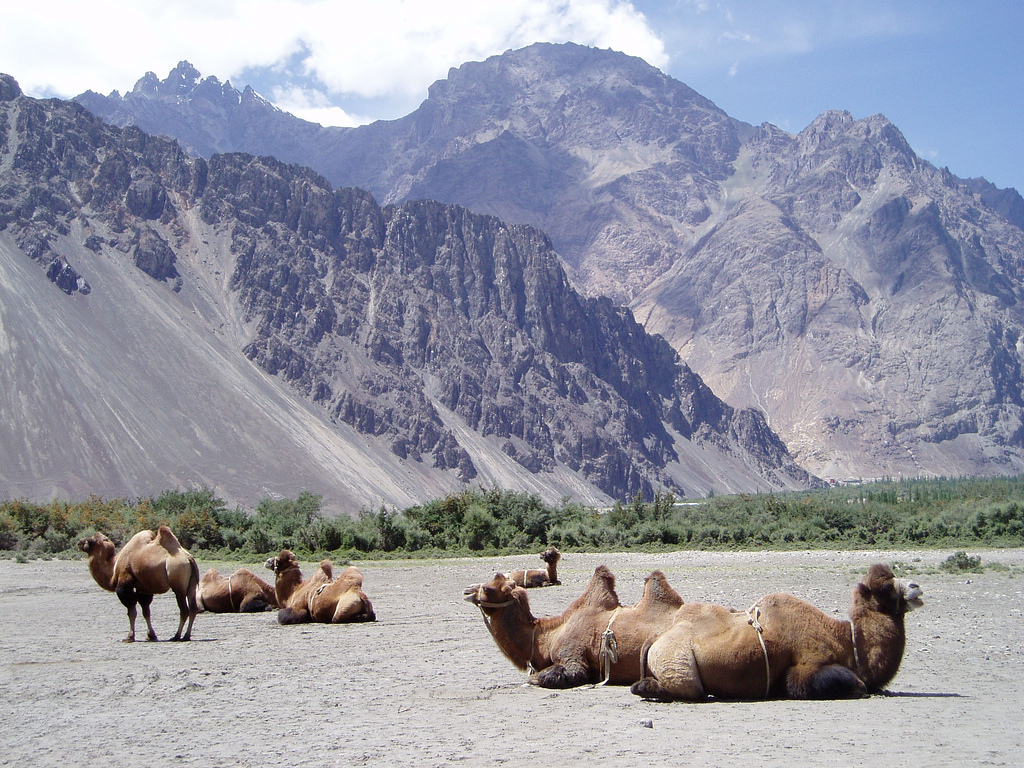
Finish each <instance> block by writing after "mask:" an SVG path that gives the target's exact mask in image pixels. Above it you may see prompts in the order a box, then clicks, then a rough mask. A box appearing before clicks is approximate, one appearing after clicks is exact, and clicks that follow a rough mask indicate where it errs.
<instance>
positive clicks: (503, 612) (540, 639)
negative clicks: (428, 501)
mask: <svg viewBox="0 0 1024 768" xmlns="http://www.w3.org/2000/svg"><path fill="white" fill-rule="evenodd" d="M465 599H466V600H467V601H469V602H471V603H473V604H474V605H477V606H479V608H480V610H481V612H482V613H483V615H484V623H485V624H486V625H487V628H488V630H489V631H490V633H491V636H492V637H493V638H494V642H495V643H497V645H498V648H499V649H501V652H502V653H503V654H505V656H506V657H507V658H508V659H509V661H511V662H512V663H513V664H515V665H516V666H517V667H518V668H519V669H524V670H529V671H530V672H531V673H532V674H531V675H530V678H529V682H530V683H531V684H533V685H539V686H541V687H543V688H572V687H574V686H577V685H584V684H586V683H596V682H599V681H600V682H603V683H611V684H613V685H629V684H630V683H633V682H636V681H637V680H639V679H640V677H641V674H640V659H641V652H642V650H643V648H644V646H645V645H646V644H649V643H650V642H652V641H653V640H654V639H655V638H656V637H658V635H660V634H661V633H662V632H663V631H665V630H666V629H668V628H669V627H670V626H671V625H672V622H673V620H674V618H675V614H676V612H677V611H678V610H679V608H680V606H682V605H683V599H682V598H681V597H680V596H679V595H678V594H677V593H676V591H675V590H674V589H672V587H670V586H669V585H668V581H667V580H666V579H665V575H664V574H663V573H662V572H661V571H654V572H653V573H651V575H650V576H648V577H647V579H646V580H645V581H644V592H643V596H642V597H641V598H640V601H639V602H638V603H637V604H636V605H630V606H623V605H621V604H620V603H619V597H618V595H617V594H616V592H615V577H614V576H613V575H612V573H611V571H609V570H608V568H607V567H606V566H603V565H601V566H598V568H597V569H596V570H595V571H594V575H593V577H592V578H591V579H590V583H589V584H588V585H587V587H586V589H585V590H584V592H583V594H582V595H581V596H580V597H578V598H576V600H575V601H574V602H573V603H572V605H570V606H569V607H568V608H567V609H566V611H565V612H564V613H563V614H562V615H560V616H547V617H544V618H535V617H534V616H533V614H532V613H530V600H529V598H528V597H527V593H526V590H525V589H523V588H522V587H518V586H516V584H515V582H513V581H512V579H510V578H508V576H506V575H505V574H503V573H496V574H494V578H493V579H491V580H490V581H488V582H487V583H485V584H476V585H474V586H472V587H469V588H467V589H466V591H465ZM534 670H539V671H536V672H534Z"/></svg>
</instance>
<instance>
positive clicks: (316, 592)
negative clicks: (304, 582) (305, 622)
mask: <svg viewBox="0 0 1024 768" xmlns="http://www.w3.org/2000/svg"><path fill="white" fill-rule="evenodd" d="M331 583H332V582H330V581H328V582H327V583H326V584H321V585H320V586H319V587H317V588H316V589H315V590H314V591H313V592H311V593H310V595H309V600H307V601H306V610H307V611H309V615H310V618H312V616H313V601H314V600H316V598H317V597H319V596H320V593H321V592H323V591H324V590H325V589H327V587H329V586H330V585H331Z"/></svg>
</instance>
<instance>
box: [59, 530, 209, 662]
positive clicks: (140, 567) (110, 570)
mask: <svg viewBox="0 0 1024 768" xmlns="http://www.w3.org/2000/svg"><path fill="white" fill-rule="evenodd" d="M78 548H79V549H81V550H82V551H83V552H85V553H86V554H87V555H88V556H89V571H90V572H91V573H92V577H93V579H95V580H96V583H97V584H99V585H100V586H101V587H103V589H106V590H109V591H110V592H114V593H115V594H116V595H117V597H118V599H119V600H120V601H121V603H122V604H123V605H124V606H125V608H127V609H128V624H129V632H128V637H126V638H125V639H124V642H126V643H131V642H134V640H135V619H136V617H137V615H138V611H137V608H136V606H141V607H142V615H143V617H144V618H145V619H146V628H147V632H146V638H147V639H149V640H156V632H155V631H154V629H153V622H152V619H151V617H150V610H149V607H150V603H152V602H153V595H160V594H163V593H164V592H166V591H168V590H171V591H172V592H174V597H175V598H176V599H177V601H178V613H179V616H180V619H179V621H178V631H177V632H176V633H175V634H174V637H172V638H171V639H172V640H189V639H191V637H192V624H193V623H194V622H195V620H196V613H197V612H198V606H197V603H196V590H197V588H198V586H199V566H198V565H196V561H195V558H194V557H192V555H190V554H189V553H188V551H187V550H186V549H185V548H184V547H182V546H181V544H179V543H178V539H177V537H175V535H174V534H173V533H171V529H170V528H168V527H167V526H166V525H161V526H160V527H159V528H158V529H157V531H156V532H155V533H154V532H153V531H139V532H138V533H137V534H135V535H134V536H132V538H131V539H129V540H128V543H127V544H125V545H124V546H123V547H122V548H121V550H120V551H119V552H115V547H114V542H112V541H111V540H110V539H108V538H107V537H106V536H104V535H103V534H102V533H96V534H93V535H92V536H90V537H89V538H87V539H82V540H81V541H79V542H78ZM186 622H188V627H187V628H186V627H185V624H186ZM183 629H184V634H183V633H182V630H183Z"/></svg>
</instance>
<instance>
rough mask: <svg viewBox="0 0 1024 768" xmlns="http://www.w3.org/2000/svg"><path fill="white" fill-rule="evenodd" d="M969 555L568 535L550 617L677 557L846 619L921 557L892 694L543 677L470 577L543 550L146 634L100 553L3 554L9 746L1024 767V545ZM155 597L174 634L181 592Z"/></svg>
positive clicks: (336, 760)
mask: <svg viewBox="0 0 1024 768" xmlns="http://www.w3.org/2000/svg"><path fill="white" fill-rule="evenodd" d="M949 554H950V552H948V551H923V552H794V553H763V552H760V553H759V552H751V553H701V552H679V553H671V554H657V555H647V554H635V553H623V554H606V555H589V554H588V555H582V554H566V555H565V556H564V557H563V560H562V563H561V567H560V569H559V575H560V578H561V580H562V586H560V587H550V588H546V589H539V590H531V592H530V598H531V602H532V606H533V609H534V613H535V614H536V615H544V614H551V613H558V612H561V610H562V609H563V608H564V607H565V606H567V605H568V604H569V603H570V602H571V600H572V599H573V598H575V597H576V596H577V595H578V594H579V593H580V592H581V591H582V589H583V586H584V585H585V583H586V582H587V580H588V579H589V577H590V575H591V573H592V572H593V569H594V568H595V567H596V566H597V565H599V564H601V563H605V564H607V565H608V566H609V567H610V568H611V569H612V571H613V572H614V573H615V574H616V577H617V579H618V592H619V597H620V599H621V600H622V602H623V603H631V602H634V601H635V600H636V599H637V598H638V597H639V595H640V590H641V586H642V580H643V577H644V576H646V575H647V573H649V572H650V571H651V570H652V569H654V568H660V569H662V570H663V571H665V573H666V574H667V576H668V578H669V581H670V583H671V584H672V585H673V586H674V587H675V588H676V589H677V590H678V591H679V592H680V593H681V594H682V595H683V596H684V597H685V598H686V599H687V600H701V601H713V602H720V603H724V604H726V605H731V606H735V607H738V608H746V607H747V606H748V605H750V604H751V603H752V602H753V601H754V600H755V599H756V598H757V597H759V596H760V595H762V594H764V593H766V592H772V591H788V592H792V593H793V594H796V595H799V596H801V597H803V598H805V599H808V600H810V601H811V602H813V603H814V604H816V605H817V606H819V607H821V608H823V609H824V610H826V611H827V612H830V613H831V612H834V613H836V614H837V615H843V616H845V614H846V609H847V606H848V604H849V594H850V590H851V588H852V587H853V585H854V583H855V582H856V581H857V579H858V578H859V576H860V574H861V573H862V572H863V570H864V569H865V568H866V567H867V566H868V565H869V564H871V563H872V562H889V563H892V562H901V563H904V564H908V565H911V566H912V567H913V568H915V569H917V570H916V571H915V572H914V573H913V575H914V577H915V579H916V580H917V581H918V582H919V583H920V584H921V586H922V587H923V588H924V590H925V606H924V608H922V609H920V610H919V611H915V612H914V613H911V614H910V615H909V616H908V617H907V635H908V640H907V653H906V656H905V658H904V663H903V666H902V668H901V670H900V673H899V674H898V675H897V677H896V679H895V680H894V681H893V682H892V684H891V685H890V686H889V693H890V695H885V696H874V697H871V698H868V699H862V700H856V701H838V702H797V701H771V702H742V703H727V702H709V703H704V704H679V703H676V704H658V703H653V702H645V701H642V700H640V699H639V698H637V697H635V696H633V695H631V694H630V693H629V691H628V689H626V688H619V687H593V686H588V687H584V688H579V689H574V690H569V691H550V690H543V689H538V688H535V687H532V686H527V685H525V684H524V682H525V680H524V676H523V674H522V673H520V672H518V671H517V670H516V669H515V668H513V667H512V665H511V664H510V663H509V662H508V661H507V660H506V659H505V658H504V657H503V656H502V655H501V654H500V653H499V652H498V650H497V648H496V647H495V645H494V643H493V641H492V640H491V638H490V636H489V635H488V633H487V631H486V629H485V628H484V625H483V622H482V621H481V617H480V614H479V611H478V610H477V609H476V608H475V607H473V606H472V605H470V604H469V603H466V602H464V601H463V599H462V591H463V588H464V587H465V586H466V585H468V584H469V583H472V582H475V581H481V580H484V579H486V578H489V577H490V576H491V575H493V573H494V571H495V570H510V569H512V568H513V567H523V566H524V565H526V566H530V567H534V566H535V565H538V564H539V560H537V559H536V558H535V557H515V558H483V559H475V560H434V561H397V562H377V561H374V562H360V563H358V565H359V566H360V567H361V568H362V569H363V571H364V573H365V577H366V583H365V588H366V591H367V593H368V594H369V595H370V597H371V599H372V600H373V602H374V607H375V608H376V610H377V616H378V621H377V622H376V623H373V624H359V625H349V626H344V625H342V626H323V625H316V626H310V625H307V626H291V627H282V626H279V625H278V624H277V623H276V621H275V618H274V614H272V613H266V614H255V615H214V614H201V615H200V616H199V618H198V619H197V620H196V624H195V630H194V633H193V641H192V642H191V643H169V642H159V643H147V642H137V643H134V644H123V643H121V642H120V640H121V638H123V637H124V636H125V634H126V633H127V618H126V616H125V612H124V609H123V608H122V607H121V605H120V603H119V602H118V601H117V598H116V597H115V596H114V595H113V594H111V593H108V592H104V591H103V590H101V589H100V588H99V587H98V586H97V585H96V584H95V583H94V582H93V581H92V579H91V577H90V576H89V573H88V570H87V568H86V565H85V562H84V561H79V562H68V561H53V562H41V561H34V562H29V563H21V564H19V563H16V562H13V561H10V560H5V561H0V622H2V626H3V628H4V632H3V635H2V639H0V652H2V656H0V659H2V667H0V694H2V695H0V701H2V705H0V706H2V708H3V716H2V722H0V734H2V735H0V765H17V766H104V768H113V767H116V766H129V765H131V766H142V765H144V766H196V767H197V768H200V767H201V768H211V767H213V766H261V767H262V766H271V765H287V766H361V765H371V766H378V765H379V766H417V767H418V768H429V767H431V766H448V765H453V764H458V765H466V766H491V765H516V766H531V767H532V768H537V767H538V766H616V767H622V768H625V767H626V766H648V765H655V764H670V765H700V766H708V765H711V766H714V765H728V764H743V763H748V764H753V765H757V766H759V767H764V766H788V765H793V764H800V765H811V766H819V765H820V766H835V767H836V768H840V767H841V768H847V766H871V765H895V766H906V765H921V766H930V767H933V766H964V765H1007V766H1020V765H1024V735H1022V733H1021V732H1022V726H1024V645H1022V642H1021V627H1022V618H1024V616H1022V611H1024V550H1019V549H1016V550H996V551H982V552H980V553H979V554H981V555H982V558H983V562H984V563H986V564H991V563H1002V564H1005V565H1006V566H1008V568H1004V569H1000V570H991V569H990V570H986V571H985V572H983V573H981V574H956V575H953V574H945V573H928V572H922V571H926V570H927V569H934V567H935V566H937V565H938V563H940V562H942V560H944V559H945V558H946V557H947V556H948V555H949ZM211 565H216V566H217V567H219V568H220V569H221V570H222V572H230V570H232V568H233V567H235V566H225V565H224V564H222V563H211V562H204V561H202V560H200V568H201V569H202V570H204V571H205V570H206V568H207V567H209V566H211ZM248 565H249V566H250V567H252V568H253V570H256V571H258V572H262V565H261V564H256V563H250V564H248ZM307 570H312V569H311V568H308V569H307ZM153 609H154V610H153V613H154V622H155V624H156V628H157V632H158V633H159V634H160V635H161V637H163V638H166V637H170V636H171V635H172V634H173V631H174V628H175V627H176V625H177V617H176V614H177V610H176V607H175V604H174V600H173V598H172V597H170V596H169V595H163V596H158V597H157V598H156V599H155V600H154V603H153ZM140 621H141V618H140ZM140 636H141V635H140Z"/></svg>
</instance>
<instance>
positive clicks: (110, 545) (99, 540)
mask: <svg viewBox="0 0 1024 768" xmlns="http://www.w3.org/2000/svg"><path fill="white" fill-rule="evenodd" d="M78 548H79V549H80V550H82V551H83V552H85V554H87V555H88V556H89V558H90V559H92V558H93V557H100V558H103V559H111V560H112V559H113V557H114V549H115V547H114V542H112V541H111V540H110V539H108V538H107V537H106V536H104V535H103V534H102V533H94V534H93V535H92V536H90V537H89V538H87V539H82V540H81V541H79V542H78Z"/></svg>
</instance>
